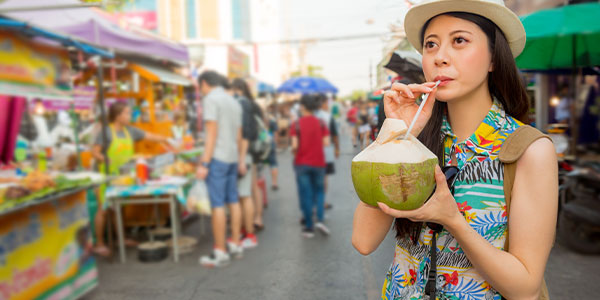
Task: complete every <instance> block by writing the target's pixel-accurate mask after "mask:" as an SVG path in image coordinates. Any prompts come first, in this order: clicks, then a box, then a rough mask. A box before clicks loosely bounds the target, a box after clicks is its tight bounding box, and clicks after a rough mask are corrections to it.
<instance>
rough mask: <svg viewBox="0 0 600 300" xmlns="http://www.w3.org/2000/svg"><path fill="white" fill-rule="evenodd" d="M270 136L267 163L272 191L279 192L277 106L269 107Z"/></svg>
mask: <svg viewBox="0 0 600 300" xmlns="http://www.w3.org/2000/svg"><path fill="white" fill-rule="evenodd" d="M267 117H268V122H269V134H270V135H271V152H270V153H269V157H268V158H267V163H268V164H269V168H270V169H271V190H273V191H277V190H279V180H278V179H279V178H278V177H279V168H278V165H277V143H278V142H279V134H278V131H279V127H278V126H277V111H276V110H275V106H274V105H272V106H270V107H269V114H268V116H267Z"/></svg>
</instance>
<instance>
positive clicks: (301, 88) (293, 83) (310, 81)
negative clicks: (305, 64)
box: [277, 77, 338, 94]
mask: <svg viewBox="0 0 600 300" xmlns="http://www.w3.org/2000/svg"><path fill="white" fill-rule="evenodd" d="M277 92H279V93H301V94H311V93H334V94H336V93H337V92H338V89H337V88H336V87H335V86H333V85H332V84H331V83H330V82H329V81H327V80H325V79H323V78H316V77H294V78H290V79H288V80H287V81H285V82H284V83H283V84H282V85H281V86H280V87H279V88H278V89H277Z"/></svg>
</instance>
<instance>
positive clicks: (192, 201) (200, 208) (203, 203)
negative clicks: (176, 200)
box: [186, 180, 211, 216]
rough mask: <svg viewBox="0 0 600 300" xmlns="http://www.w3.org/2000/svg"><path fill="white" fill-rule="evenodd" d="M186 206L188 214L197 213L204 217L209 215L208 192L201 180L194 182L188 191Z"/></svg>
mask: <svg viewBox="0 0 600 300" xmlns="http://www.w3.org/2000/svg"><path fill="white" fill-rule="evenodd" d="M186 204H187V205H186V206H187V209H188V211H189V212H197V213H199V214H201V215H205V216H210V215H211V207H210V199H209V198H208V190H207V188H206V183H205V182H204V181H203V180H196V182H195V183H194V185H193V186H192V188H191V189H190V192H189V194H188V198H187V203H186Z"/></svg>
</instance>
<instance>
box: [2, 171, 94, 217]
mask: <svg viewBox="0 0 600 300" xmlns="http://www.w3.org/2000/svg"><path fill="white" fill-rule="evenodd" d="M4 181H5V182H11V185H10V186H7V187H5V188H2V189H0V213H2V212H3V211H4V210H6V209H10V208H13V207H15V206H17V205H19V204H23V203H28V202H29V201H34V200H37V199H41V198H44V197H46V196H50V195H52V194H54V193H56V192H61V191H65V190H69V189H73V188H77V187H80V186H86V185H89V184H90V183H91V182H92V180H91V179H90V178H87V177H84V178H74V179H71V178H68V177H67V176H64V175H59V176H56V177H52V176H51V175H49V174H47V173H44V172H40V171H32V172H30V173H28V174H27V176H25V177H24V178H23V179H18V178H12V179H10V180H9V179H8V178H5V180H4Z"/></svg>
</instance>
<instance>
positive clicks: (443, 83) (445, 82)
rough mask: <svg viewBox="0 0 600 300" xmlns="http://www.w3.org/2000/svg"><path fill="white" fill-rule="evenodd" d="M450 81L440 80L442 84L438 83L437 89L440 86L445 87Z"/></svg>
mask: <svg viewBox="0 0 600 300" xmlns="http://www.w3.org/2000/svg"><path fill="white" fill-rule="evenodd" d="M451 81H452V79H444V80H442V82H440V84H439V85H438V87H441V86H446V85H447V84H449V83H450V82H451Z"/></svg>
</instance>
